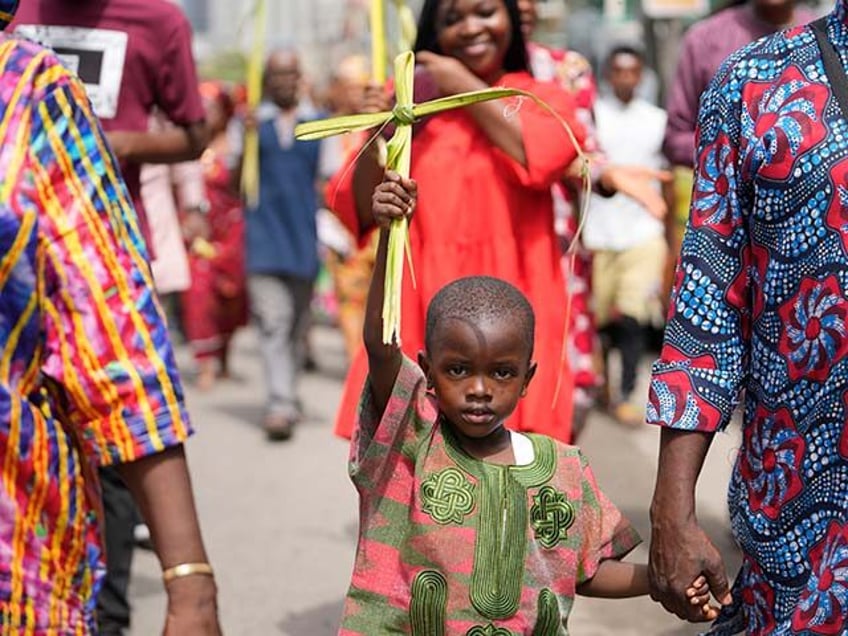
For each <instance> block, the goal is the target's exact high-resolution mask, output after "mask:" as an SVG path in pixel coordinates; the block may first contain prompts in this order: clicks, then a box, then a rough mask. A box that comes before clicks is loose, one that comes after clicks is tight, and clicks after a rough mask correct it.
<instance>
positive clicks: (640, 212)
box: [583, 46, 668, 424]
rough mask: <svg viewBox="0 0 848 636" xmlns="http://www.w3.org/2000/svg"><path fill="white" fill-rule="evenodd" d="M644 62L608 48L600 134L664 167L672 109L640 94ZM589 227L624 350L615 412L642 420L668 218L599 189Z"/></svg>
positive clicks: (611, 336) (606, 325)
mask: <svg viewBox="0 0 848 636" xmlns="http://www.w3.org/2000/svg"><path fill="white" fill-rule="evenodd" d="M643 67H644V58H643V56H642V54H641V53H640V52H639V51H637V50H636V49H633V48H631V47H628V46H619V47H616V48H615V49H613V50H612V52H611V53H610V54H609V56H608V58H607V63H606V79H607V81H608V83H609V85H610V87H611V89H612V95H608V96H606V97H602V98H600V99H598V100H597V101H596V103H595V108H594V116H595V128H596V134H597V137H598V141H599V144H600V146H601V147H602V148H603V149H604V151H605V153H606V155H607V158H608V159H609V161H610V162H611V163H615V164H621V165H632V166H642V167H645V168H652V169H661V168H663V167H664V159H663V155H662V141H663V134H664V132H665V125H666V115H665V111H663V110H662V109H660V108H657V107H656V106H654V105H653V104H650V103H648V102H647V101H645V100H643V99H641V98H639V97H637V95H636V88H637V87H638V85H639V82H640V81H641V79H642V71H643ZM660 187H661V186H659V185H657V188H660ZM584 232H585V233H584V235H583V236H584V243H585V245H586V247H587V248H588V249H590V250H591V251H592V252H593V257H594V258H593V271H592V285H593V296H594V303H595V314H596V317H597V321H598V327H599V329H600V331H601V334H602V342H603V345H604V354H605V356H604V357H605V359H607V358H608V353H609V351H610V350H611V349H613V348H614V349H618V350H619V352H620V353H621V366H622V377H621V385H620V390H619V396H618V399H617V400H615V402H614V406H613V409H612V410H613V414H614V415H615V416H616V418H617V419H618V420H619V421H620V422H622V423H624V424H640V423H642V421H643V420H644V410H642V409H640V408H639V407H636V406H635V405H634V403H633V402H631V401H630V397H631V394H632V392H633V389H634V387H635V384H636V372H637V368H638V365H639V360H640V358H641V356H642V353H643V351H644V347H645V341H644V332H643V330H644V326H645V325H646V324H647V323H650V322H651V321H652V319H653V318H655V317H659V316H660V315H661V314H660V309H659V307H660V303H659V300H660V298H659V292H660V288H661V282H662V275H663V268H664V266H665V262H666V257H667V253H668V246H667V243H666V237H665V224H664V221H663V219H662V218H658V217H657V216H655V215H652V213H651V212H650V211H649V210H648V209H647V208H645V207H644V206H643V205H641V204H640V203H639V202H637V201H636V200H634V199H632V198H631V197H629V196H627V195H625V194H616V195H615V196H613V197H611V198H602V197H600V196H594V197H593V200H592V204H591V207H590V210H589V215H588V218H587V220H586V226H585V230H584ZM607 380H609V378H607Z"/></svg>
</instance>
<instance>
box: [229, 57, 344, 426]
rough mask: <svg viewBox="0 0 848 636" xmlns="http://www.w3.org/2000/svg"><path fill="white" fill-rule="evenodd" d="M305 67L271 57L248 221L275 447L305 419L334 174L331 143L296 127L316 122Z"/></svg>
mask: <svg viewBox="0 0 848 636" xmlns="http://www.w3.org/2000/svg"><path fill="white" fill-rule="evenodd" d="M300 85H301V69H300V61H299V59H298V56H297V54H296V53H295V52H293V51H291V50H288V49H278V50H276V51H274V52H272V53H271V54H270V55H269V57H268V61H267V64H266V67H265V96H266V100H267V102H266V103H264V104H263V105H262V106H261V107H260V109H259V112H258V113H256V116H255V118H253V119H254V120H255V124H254V125H256V126H257V127H258V130H259V147H260V153H259V156H260V159H259V174H260V189H259V200H258V204H257V206H256V207H255V208H253V209H249V210H248V211H247V213H246V216H247V232H246V236H247V274H248V290H249V293H250V305H251V312H252V314H253V316H254V319H255V321H256V323H257V325H258V327H259V330H260V348H261V351H262V356H263V359H264V362H265V375H266V378H267V384H268V398H267V404H266V412H265V419H264V428H265V432H266V434H267V436H268V438H269V439H271V440H285V439H288V438H290V437H291V434H292V429H293V427H294V425H295V424H296V423H297V421H298V419H299V418H300V415H301V413H300V406H299V403H298V399H297V394H296V381H297V378H298V375H299V373H300V370H301V368H302V366H303V360H304V357H305V342H306V341H305V335H306V328H307V326H308V323H309V306H310V300H311V297H312V287H313V282H314V280H315V277H316V275H317V273H318V267H319V262H318V248H317V240H318V239H317V229H316V221H315V215H316V212H317V210H318V208H319V205H320V203H319V194H318V193H319V189H320V183H321V181H323V180H324V179H326V178H328V177H329V176H331V174H332V172H333V170H334V169H335V168H336V166H334V165H330V163H331V161H332V158H333V157H332V155H333V153H330V152H325V151H324V145H325V144H326V142H318V141H297V140H296V139H295V138H294V129H295V126H296V125H297V124H299V123H301V122H303V121H308V120H310V119H317V118H318V114H317V113H316V112H315V111H314V109H312V108H311V107H310V106H307V105H305V104H301V103H300V99H299V89H300Z"/></svg>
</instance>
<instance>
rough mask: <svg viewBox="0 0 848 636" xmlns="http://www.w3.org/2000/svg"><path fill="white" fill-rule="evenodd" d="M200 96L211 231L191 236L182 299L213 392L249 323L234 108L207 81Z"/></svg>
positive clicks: (202, 384) (204, 385) (202, 381)
mask: <svg viewBox="0 0 848 636" xmlns="http://www.w3.org/2000/svg"><path fill="white" fill-rule="evenodd" d="M200 93H201V95H202V97H203V100H204V104H205V106H206V121H207V123H208V125H209V127H210V130H211V134H212V141H211V142H210V144H209V147H208V148H207V149H206V151H205V152H204V153H203V156H202V157H201V159H200V161H201V163H202V164H203V169H204V176H205V180H206V196H207V199H208V201H209V213H208V216H207V219H208V229H207V231H206V232H205V233H204V234H203V235H198V236H194V237H190V248H191V249H190V253H189V266H190V269H191V287H190V288H189V290H188V291H186V292H185V293H184V294H183V303H182V306H183V325H184V330H185V334H186V337H187V339H188V341H189V344H190V346H191V348H192V351H193V352H194V356H195V359H196V360H197V366H198V379H197V386H198V387H199V388H201V389H209V388H211V387H212V385H213V384H214V382H215V378H216V375H220V376H221V377H227V376H228V375H229V355H228V354H229V346H230V340H231V339H232V336H233V334H234V333H235V331H236V329H238V328H239V327H241V326H243V325H244V324H246V323H247V296H246V288H245V282H244V213H243V209H242V204H241V200H240V199H239V197H238V194H237V193H236V192H235V191H234V189H233V178H232V169H231V166H230V165H229V163H228V158H230V157H233V156H237V155H238V154H239V153H238V152H235V153H234V152H232V149H231V148H230V147H229V142H228V139H227V126H228V124H229V122H230V119H231V118H232V116H233V112H234V104H233V101H232V99H231V98H230V96H229V95H228V94H227V92H226V91H225V90H224V89H223V87H222V86H221V85H220V84H218V83H214V82H205V83H203V84H201V86H200Z"/></svg>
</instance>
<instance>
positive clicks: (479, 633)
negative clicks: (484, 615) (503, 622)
mask: <svg viewBox="0 0 848 636" xmlns="http://www.w3.org/2000/svg"><path fill="white" fill-rule="evenodd" d="M465 636H514V635H513V633H512V632H511V631H509V630H508V629H504V628H503V627H495V626H494V625H492V624H491V623H489V624H488V625H486V626H485V627H481V626H480V625H475V626H474V627H472V628H471V629H469V630H468V631H467V632H465Z"/></svg>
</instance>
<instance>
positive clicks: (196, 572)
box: [162, 561, 215, 585]
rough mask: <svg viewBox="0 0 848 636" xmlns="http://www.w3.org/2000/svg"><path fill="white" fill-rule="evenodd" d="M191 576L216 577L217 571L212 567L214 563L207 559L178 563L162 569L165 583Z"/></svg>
mask: <svg viewBox="0 0 848 636" xmlns="http://www.w3.org/2000/svg"><path fill="white" fill-rule="evenodd" d="M190 576H191V577H194V576H205V577H209V578H211V579H214V578H215V571H214V570H213V569H212V565H210V564H209V563H208V562H206V561H197V562H191V563H178V564H176V565H173V566H171V567H169V568H165V570H163V571H162V580H163V581H164V582H165V585H167V584H168V583H171V582H173V581H176V580H178V579H183V578H186V577H190Z"/></svg>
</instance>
